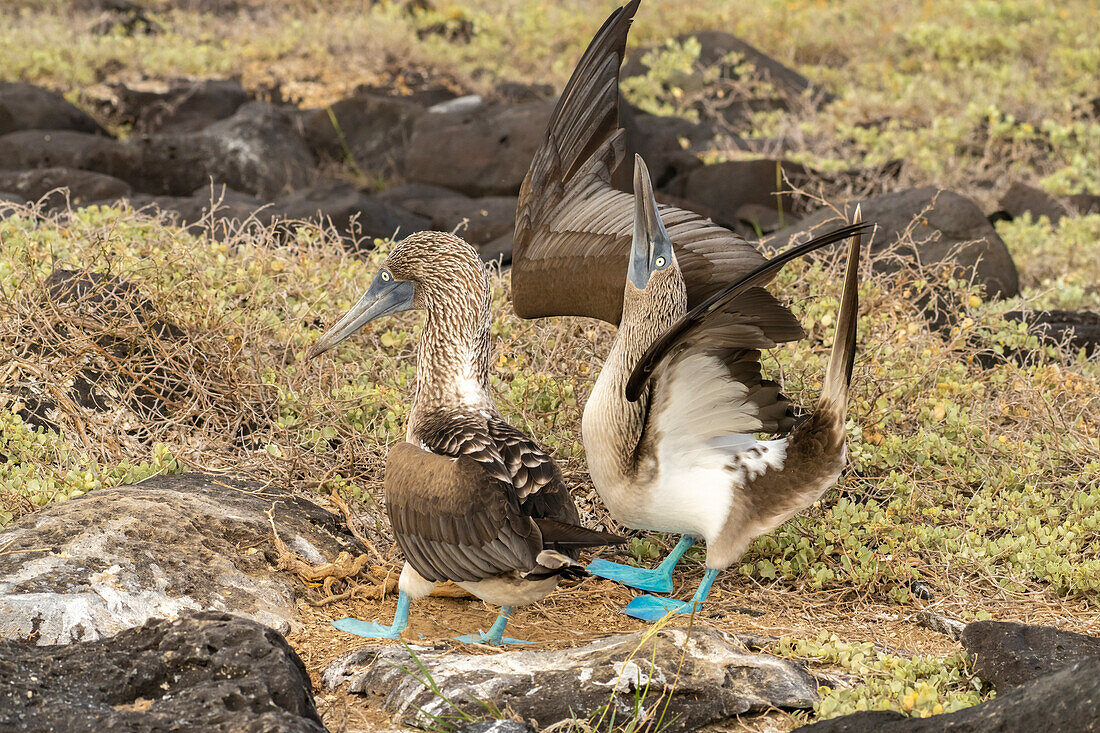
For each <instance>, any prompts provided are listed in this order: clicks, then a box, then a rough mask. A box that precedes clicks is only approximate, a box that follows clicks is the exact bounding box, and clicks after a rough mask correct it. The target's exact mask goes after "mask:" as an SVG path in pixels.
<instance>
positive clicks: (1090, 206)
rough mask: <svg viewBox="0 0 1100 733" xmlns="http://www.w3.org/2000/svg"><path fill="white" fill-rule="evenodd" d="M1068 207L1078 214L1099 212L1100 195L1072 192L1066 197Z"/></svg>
mask: <svg viewBox="0 0 1100 733" xmlns="http://www.w3.org/2000/svg"><path fill="white" fill-rule="evenodd" d="M1066 198H1067V200H1068V201H1069V205H1070V207H1071V208H1072V209H1073V210H1075V211H1076V212H1077V213H1079V214H1100V195H1097V194H1094V193H1074V194H1070V195H1069V196H1067V197H1066Z"/></svg>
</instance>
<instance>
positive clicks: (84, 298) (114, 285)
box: [43, 268, 185, 341]
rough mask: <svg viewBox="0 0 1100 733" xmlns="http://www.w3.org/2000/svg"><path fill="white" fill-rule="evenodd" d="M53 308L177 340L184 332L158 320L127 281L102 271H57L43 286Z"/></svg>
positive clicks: (57, 269)
mask: <svg viewBox="0 0 1100 733" xmlns="http://www.w3.org/2000/svg"><path fill="white" fill-rule="evenodd" d="M43 286H44V288H45V291H46V296H47V297H48V298H49V300H50V302H51V303H52V304H53V305H57V306H60V305H64V306H70V307H75V308H77V309H79V312H80V316H81V317H82V318H85V319H95V320H100V321H127V322H131V323H135V324H138V325H140V326H142V327H144V328H148V329H150V330H152V331H155V332H156V334H157V336H158V337H160V338H165V339H171V340H176V341H178V340H180V339H182V338H183V337H184V335H185V334H184V331H183V329H181V328H179V327H178V326H176V325H174V324H171V323H166V322H164V321H161V320H159V319H158V317H157V315H156V310H155V309H154V308H153V306H152V304H151V303H150V302H149V301H148V300H147V299H146V298H145V297H143V296H142V295H141V293H140V292H139V291H138V289H137V288H136V287H135V286H134V285H133V283H130V282H129V281H127V280H123V279H122V278H119V277H115V276H114V275H109V274H106V273H102V272H91V271H89V270H70V269H66V268H56V269H55V270H53V272H51V273H50V274H49V277H47V278H46V282H45V283H43Z"/></svg>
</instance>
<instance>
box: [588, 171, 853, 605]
mask: <svg viewBox="0 0 1100 733" xmlns="http://www.w3.org/2000/svg"><path fill="white" fill-rule="evenodd" d="M634 199H635V208H634V226H633V229H634V231H633V236H632V245H631V251H630V253H629V255H628V256H627V259H628V264H627V277H626V283H625V285H624V293H623V312H622V319H621V322H620V323H619V331H618V333H617V334H616V337H615V340H614V342H613V344H612V346H611V351H610V353H609V354H608V356H607V359H606V360H605V362H604V365H603V369H602V370H601V372H600V375H599V377H598V378H597V379H596V384H595V386H594V387H593V389H592V393H591V395H589V398H588V402H587V404H586V405H585V408H584V417H583V420H582V432H583V438H584V446H585V451H586V453H587V456H588V465H589V470H590V472H591V474H592V482H593V484H594V485H595V487H596V490H597V492H598V493H599V494H600V497H601V498H602V499H603V500H604V503H606V504H607V507H608V509H609V510H610V511H611V515H612V516H613V517H614V518H615V520H616V521H617V522H619V523H620V524H624V525H626V526H628V527H632V528H635V529H650V530H661V531H665V532H676V533H678V534H681V535H683V536H684V539H683V540H682V541H681V543H680V545H679V546H678V547H677V550H676V552H675V553H674V555H673V556H672V557H671V559H670V560H669V561H666V562H665V563H663V564H662V566H661V567H660V568H658V569H656V570H655V571H649V572H646V571H639V570H638V569H636V568H629V567H627V566H617V565H615V564H614V563H606V562H605V563H602V564H601V566H598V567H596V568H590V569H591V570H593V571H594V572H597V573H598V574H601V575H605V576H609V577H619V578H621V579H624V580H625V581H627V582H628V583H630V584H634V585H641V584H643V583H646V582H647V581H649V584H650V587H652V586H653V585H656V583H653V582H652V581H654V580H657V581H661V582H664V581H665V580H668V581H671V572H672V567H673V566H674V565H675V561H676V559H678V556H679V555H682V554H683V552H684V551H685V550H686V549H687V548H688V547H690V545H691V543H692V542H694V541H695V538H702V539H704V540H706V544H707V556H706V567H707V570H706V574H705V575H704V577H703V581H702V583H701V584H700V585H699V588H698V590H697V591H696V593H695V595H694V597H693V598H692V599H691V600H690V601H687V602H684V601H677V600H673V599H667V598H657V597H655V596H640V597H637V598H635V599H634V600H633V601H631V602H630V604H629V605H628V606H627V607H626V608H625V609H624V613H626V614H628V615H630V616H634V617H635V618H641V619H645V620H655V619H657V618H660V617H662V616H664V615H665V614H667V613H669V612H674V613H690V612H692V611H693V610H694V609H695V608H696V605H697V604H699V603H701V602H702V601H703V600H705V599H706V597H707V593H708V592H709V590H710V587H711V584H712V583H713V582H714V579H715V578H716V577H717V575H718V573H719V572H720V571H721V570H724V569H726V568H728V567H729V566H730V565H732V564H733V563H735V562H736V561H737V560H738V559H740V557H741V555H742V553H744V551H745V549H746V548H747V547H748V545H749V542H750V541H751V540H752V539H753V538H755V537H757V536H758V535H761V534H764V533H766V532H770V531H771V530H773V529H775V528H776V527H778V526H779V525H781V524H782V523H784V522H785V521H787V520H788V519H790V518H791V517H792V516H793V515H794V514H796V513H797V512H799V511H801V510H803V509H805V508H806V507H808V506H809V505H810V504H812V503H813V502H814V501H816V500H817V499H818V498H819V497H820V496H821V495H822V494H823V493H824V491H825V490H826V489H827V488H829V487H830V486H832V485H833V483H835V481H836V480H837V478H838V477H839V475H840V472H841V469H842V468H843V467H844V461H845V419H846V416H847V406H848V384H849V381H850V379H851V374H852V363H853V359H854V356H855V348H856V343H855V340H856V319H857V316H858V290H857V288H858V264H859V248H860V236H859V232H860V231H862V230H863V228H864V225H861V224H856V225H853V226H848V227H843V228H841V229H838V230H836V231H834V232H831V233H829V234H826V235H824V236H822V237H818V238H816V239H814V240H811V241H810V242H807V243H806V244H803V245H799V246H797V247H793V248H791V249H789V250H787V251H785V252H783V253H781V254H779V255H777V256H776V257H775V258H773V259H771V260H769V261H767V262H766V263H765V264H763V265H760V266H759V267H757V268H755V269H754V270H753V271H751V272H749V273H748V274H746V275H745V276H743V277H741V278H739V279H738V280H737V281H736V282H734V283H732V284H731V285H729V286H728V287H727V288H725V289H724V290H722V291H720V292H718V293H716V294H715V295H713V296H711V297H710V298H707V299H706V300H704V301H703V302H702V303H700V304H699V305H697V306H696V307H694V308H692V309H691V310H690V311H689V310H688V297H687V289H686V287H685V284H684V278H683V275H682V274H681V272H680V267H679V264H678V261H677V259H678V258H677V255H676V252H675V250H674V248H673V244H672V241H671V239H670V238H669V235H668V232H667V230H666V229H665V227H664V225H663V224H662V222H661V215H660V213H659V212H658V205H657V201H656V199H655V198H654V195H653V187H652V184H651V182H650V179H649V173H648V171H647V170H646V167H645V163H644V162H643V161H642V159H641V158H640V157H639V158H637V159H636V160H635V164H634ZM857 217H858V212H857ZM853 235H854V236H853ZM848 237H852V244H851V247H850V250H849V255H848V264H847V270H846V272H845V278H844V292H843V296H842V301H841V306H840V313H839V315H838V317H837V335H836V338H835V340H834V343H833V350H832V354H831V355H830V358H829V365H828V368H827V371H826V375H825V379H824V387H823V390H822V395H821V398H820V399H819V400H818V403H817V408H816V410H815V411H814V412H813V414H811V415H810V416H808V417H806V418H805V419H803V420H802V421H800V422H798V423H797V424H795V425H794V427H793V428H792V429H791V431H790V434H789V435H788V436H787V437H785V438H779V439H777V440H758V439H757V438H756V437H755V434H756V433H760V432H768V433H775V432H777V431H778V430H779V429H780V428H782V427H783V423H784V421H786V420H788V419H789V416H788V409H787V408H788V403H787V400H786V398H784V397H783V396H782V395H781V394H780V392H779V387H778V385H776V384H775V383H773V382H769V381H767V380H764V379H763V378H762V377H761V373H760V349H767V348H772V347H774V346H776V345H777V344H778V343H781V342H785V341H793V340H797V339H800V338H802V337H803V336H804V332H803V330H802V327H801V326H800V325H799V323H798V321H797V320H796V319H795V318H794V316H793V315H792V314H791V313H790V311H789V310H787V309H786V308H784V307H782V306H781V305H780V304H779V302H778V301H776V299H775V298H774V297H773V296H772V295H771V294H769V293H768V292H767V291H766V290H764V289H763V288H761V287H760V283H762V282H765V281H767V280H769V279H770V278H771V277H772V276H773V275H774V274H775V273H776V272H777V271H778V270H779V269H780V268H781V267H783V265H784V264H786V263H787V262H789V261H791V260H792V259H794V258H796V257H800V256H802V255H804V254H807V253H808V252H811V251H813V250H814V249H818V248H820V247H823V246H825V245H827V244H830V243H833V242H836V241H839V240H841V239H845V238H848ZM631 581H634V582H633V583H631ZM639 581H640V582H639ZM664 588H665V586H663V585H662V586H661V587H660V588H659V589H660V590H664Z"/></svg>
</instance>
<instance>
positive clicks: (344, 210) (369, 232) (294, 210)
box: [270, 181, 431, 245]
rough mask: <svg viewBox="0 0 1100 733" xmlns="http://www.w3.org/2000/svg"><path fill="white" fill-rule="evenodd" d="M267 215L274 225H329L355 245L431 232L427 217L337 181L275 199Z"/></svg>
mask: <svg viewBox="0 0 1100 733" xmlns="http://www.w3.org/2000/svg"><path fill="white" fill-rule="evenodd" d="M270 212H271V213H270V217H271V219H272V220H273V221H287V220H306V221H312V222H316V223H320V224H329V223H331V224H332V226H333V227H334V228H335V229H336V231H338V232H339V233H340V234H341V235H342V236H346V237H349V238H351V239H352V240H354V241H359V240H360V239H362V238H364V237H366V238H367V239H368V240H373V239H374V238H376V237H377V238H379V239H385V238H387V237H393V236H395V235H396V236H397V237H398V238H401V237H406V236H408V235H410V234H412V233H413V232H419V231H423V230H425V229H430V228H431V226H430V221H429V219H427V218H426V217H423V216H418V215H416V214H415V213H410V212H408V211H406V210H404V209H402V208H400V207H397V206H393V205H391V204H388V203H386V202H384V201H380V200H378V199H377V198H375V197H373V196H368V195H367V194H365V193H363V192H361V191H359V190H358V189H357V188H355V187H354V186H352V185H349V184H347V183H342V182H339V181H327V182H325V183H321V184H318V185H316V186H312V187H310V188H307V189H305V190H302V191H296V192H294V193H292V194H289V195H287V196H283V197H282V198H279V199H276V200H275V202H274V204H273V205H272V206H271V209H270ZM364 244H366V245H370V244H372V242H371V241H367V242H365V243H364Z"/></svg>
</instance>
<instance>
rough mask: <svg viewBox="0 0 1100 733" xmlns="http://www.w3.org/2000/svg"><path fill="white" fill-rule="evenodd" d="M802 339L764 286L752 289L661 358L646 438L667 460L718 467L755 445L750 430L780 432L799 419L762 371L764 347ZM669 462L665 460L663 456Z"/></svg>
mask: <svg viewBox="0 0 1100 733" xmlns="http://www.w3.org/2000/svg"><path fill="white" fill-rule="evenodd" d="M804 335H805V332H804V331H803V330H802V327H801V326H800V325H799V323H798V320H797V319H796V318H795V317H794V316H793V315H791V312H790V311H788V310H787V309H786V308H784V307H783V306H782V305H780V304H779V302H778V301H776V300H775V298H774V297H772V295H771V294H770V293H768V292H767V291H766V290H764V289H762V288H752V289H750V290H749V291H747V292H745V293H744V294H743V295H742V297H741V298H739V299H738V300H737V301H735V303H733V304H732V305H731V306H730V307H728V308H727V309H726V310H723V311H722V312H719V313H716V314H715V315H714V317H712V318H710V319H707V321H706V322H705V323H703V324H701V325H700V327H698V328H696V329H695V330H693V331H692V332H691V333H690V334H689V335H687V336H686V337H685V338H683V339H681V340H680V341H678V342H677V343H676V345H675V347H674V348H673V349H671V350H669V351H667V352H665V354H664V355H663V358H662V359H661V360H660V361H659V363H658V364H657V366H656V368H655V369H654V371H653V376H652V377H651V379H650V384H651V385H652V399H651V402H650V404H649V410H648V413H647V418H646V419H647V421H648V423H649V424H648V425H647V428H646V430H645V431H644V434H646V435H652V436H656V437H655V439H656V440H658V441H659V442H660V445H658V446H656V447H657V450H658V451H659V452H660V453H661V454H662V456H667V457H668V458H667V460H674V461H677V462H685V461H686V462H688V463H694V462H697V461H699V460H700V459H702V458H704V456H700V455H699V454H700V453H702V454H704V455H709V456H717V457H718V458H717V461H718V463H719V464H723V463H725V462H727V461H728V457H729V456H730V455H732V454H735V453H740V452H744V451H746V450H750V449H752V448H754V447H755V446H757V441H756V439H755V438H754V437H753V433H758V432H766V433H783V432H787V431H789V430H790V429H791V427H792V426H793V424H794V417H793V415H791V413H790V411H789V409H788V408H789V406H790V404H789V402H788V400H787V398H786V397H784V396H783V395H782V393H781V392H780V390H779V385H778V384H776V383H775V382H772V381H769V380H765V379H763V378H762V377H761V373H760V349H768V348H773V347H775V346H776V345H777V344H779V343H782V342H787V341H797V340H798V339H801V338H802V337H803V336H804ZM662 460H666V459H664V458H663V459H662Z"/></svg>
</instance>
